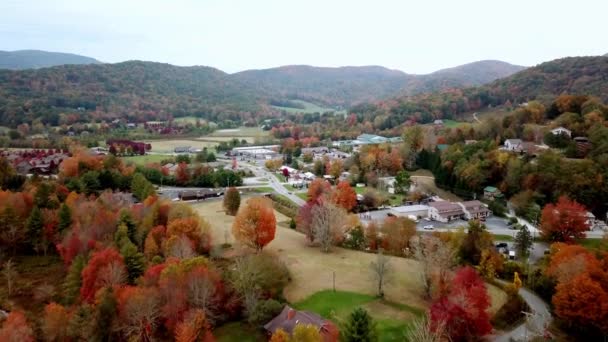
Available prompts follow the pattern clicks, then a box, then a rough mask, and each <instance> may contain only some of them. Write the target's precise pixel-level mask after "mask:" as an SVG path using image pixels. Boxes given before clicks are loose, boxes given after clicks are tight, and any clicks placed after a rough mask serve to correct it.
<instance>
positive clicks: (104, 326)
mask: <svg viewBox="0 0 608 342" xmlns="http://www.w3.org/2000/svg"><path fill="white" fill-rule="evenodd" d="M116 307H117V303H116V297H115V296H114V292H113V291H112V288H111V287H107V288H105V289H104V290H103V293H102V294H101V300H100V302H99V304H98V305H97V306H96V308H95V309H96V310H95V329H94V334H93V336H92V338H93V341H99V342H106V341H112V340H113V339H112V331H113V330H114V329H113V326H114V319H115V317H116Z"/></svg>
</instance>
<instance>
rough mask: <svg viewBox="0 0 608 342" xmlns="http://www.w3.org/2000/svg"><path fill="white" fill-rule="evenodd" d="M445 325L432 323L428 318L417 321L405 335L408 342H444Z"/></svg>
mask: <svg viewBox="0 0 608 342" xmlns="http://www.w3.org/2000/svg"><path fill="white" fill-rule="evenodd" d="M444 334H445V324H444V323H443V322H437V323H435V324H432V323H431V320H430V319H429V318H428V317H424V318H417V319H415V320H414V321H413V322H412V324H411V326H410V328H409V329H408V331H407V334H406V335H405V341H407V342H442V341H444Z"/></svg>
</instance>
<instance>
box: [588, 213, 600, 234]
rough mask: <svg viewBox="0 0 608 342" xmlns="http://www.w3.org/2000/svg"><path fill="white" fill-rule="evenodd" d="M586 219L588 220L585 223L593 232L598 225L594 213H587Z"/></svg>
mask: <svg viewBox="0 0 608 342" xmlns="http://www.w3.org/2000/svg"><path fill="white" fill-rule="evenodd" d="M585 218H586V219H587V220H586V221H585V223H586V224H587V227H589V230H593V229H594V228H595V226H596V225H597V223H598V220H597V219H596V218H595V215H593V213H592V212H590V211H588V212H586V213H585Z"/></svg>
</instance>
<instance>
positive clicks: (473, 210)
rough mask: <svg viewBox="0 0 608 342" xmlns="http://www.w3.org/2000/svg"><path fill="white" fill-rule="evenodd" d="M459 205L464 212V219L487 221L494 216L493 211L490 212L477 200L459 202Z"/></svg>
mask: <svg viewBox="0 0 608 342" xmlns="http://www.w3.org/2000/svg"><path fill="white" fill-rule="evenodd" d="M458 205H460V207H461V208H462V211H464V218H465V219H467V220H473V219H485V218H486V217H488V216H490V215H491V214H492V211H490V209H488V208H487V207H486V205H485V204H483V203H481V202H480V201H477V200H475V201H466V202H458Z"/></svg>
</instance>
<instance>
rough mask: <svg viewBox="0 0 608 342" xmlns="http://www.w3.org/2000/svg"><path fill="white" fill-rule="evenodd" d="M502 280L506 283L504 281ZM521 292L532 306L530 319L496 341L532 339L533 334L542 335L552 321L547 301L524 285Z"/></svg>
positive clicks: (507, 341)
mask: <svg viewBox="0 0 608 342" xmlns="http://www.w3.org/2000/svg"><path fill="white" fill-rule="evenodd" d="M499 281H500V280H499ZM500 282H502V283H506V282H504V281H500ZM519 294H520V295H521V297H522V298H523V299H524V301H525V302H526V303H527V304H528V306H529V307H530V313H529V314H528V319H527V320H526V321H525V322H524V323H522V324H521V325H519V326H518V327H516V328H515V329H513V330H511V331H509V332H507V333H504V334H502V335H500V336H497V337H496V338H495V339H494V341H496V342H509V341H528V340H530V339H532V337H533V336H539V335H542V334H543V333H544V331H545V329H546V327H548V326H549V324H550V323H551V319H552V318H551V313H550V311H549V305H547V303H545V302H544V301H543V300H542V299H540V297H538V296H537V295H535V294H534V293H532V291H530V290H528V289H525V288H523V287H522V288H521V289H519Z"/></svg>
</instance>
